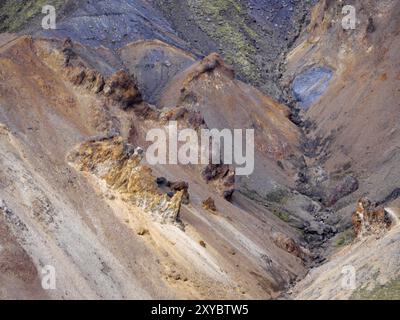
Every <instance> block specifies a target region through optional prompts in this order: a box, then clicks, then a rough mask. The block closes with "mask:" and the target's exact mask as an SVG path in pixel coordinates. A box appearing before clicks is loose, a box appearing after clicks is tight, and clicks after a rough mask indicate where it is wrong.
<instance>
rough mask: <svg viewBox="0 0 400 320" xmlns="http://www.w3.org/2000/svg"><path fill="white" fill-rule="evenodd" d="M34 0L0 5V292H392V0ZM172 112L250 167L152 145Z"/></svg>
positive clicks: (150, 295)
mask: <svg viewBox="0 0 400 320" xmlns="http://www.w3.org/2000/svg"><path fill="white" fill-rule="evenodd" d="M46 4H53V5H55V6H56V9H57V29H56V30H43V29H42V28H41V18H42V14H41V6H42V5H43V1H19V2H15V1H8V0H6V1H2V2H1V4H0V32H2V33H1V34H0V234H1V237H0V271H1V274H0V298H2V299H31V298H33V299H47V298H49V299H277V298H286V299H370V298H373V299H377V298H378V299H379V298H385V299H387V298H390V299H399V298H400V293H399V288H398V287H399V286H398V283H399V274H400V267H399V266H400V261H399V246H398V243H399V242H398V241H399V240H400V239H399V235H400V233H399V231H400V229H399V221H400V220H399V219H400V202H399V201H400V198H399V196H400V186H399V185H398V184H399V181H400V171H399V170H400V169H399V165H398V164H399V162H400V158H399V157H400V153H399V150H400V145H399V141H400V129H399V128H398V122H399V120H400V105H399V101H400V97H399V95H400V90H399V81H400V69H399V68H400V67H399V61H400V35H399V33H400V2H399V1H398V0H382V1H372V0H371V1H360V0H349V1H348V4H350V5H353V6H354V7H355V9H356V18H357V20H356V26H355V29H354V30H345V29H344V28H343V26H342V19H343V17H344V15H345V14H344V13H343V12H342V8H343V6H344V5H345V4H344V2H342V1H331V0H320V1H306V0H280V1H264V0H240V1H236V0H215V1H192V0H168V1H158V0H149V1H148V0H135V1H133V0H102V1H94V0H85V1H68V0H66V1H49V2H46ZM171 124H174V125H176V128H177V129H180V130H184V129H192V131H190V132H191V133H193V132H194V133H195V134H199V133H200V132H202V130H205V129H208V130H211V129H218V130H223V129H225V130H228V131H229V132H232V131H233V130H240V129H241V130H246V129H253V130H254V170H251V172H249V173H246V174H244V175H240V174H238V171H239V170H240V168H241V167H240V166H238V165H236V166H235V165H232V164H231V163H230V162H229V161H226V162H224V163H219V164H216V163H208V164H207V163H205V164H198V165H196V164H189V165H184V164H182V163H181V164H152V162H151V161H150V160H149V159H148V158H147V157H146V155H147V151H148V150H149V148H151V146H152V144H151V142H150V141H148V139H146V137H147V135H148V133H149V132H154V131H151V130H153V129H156V130H158V131H157V132H159V133H160V132H161V133H163V134H165V136H166V140H165V144H166V146H168V148H167V149H168V154H169V151H170V149H172V148H173V147H171V145H169V143H170V142H173V139H174V137H173V135H170V133H171V130H172V129H171V127H168V125H171ZM180 142H182V144H183V142H184V141H180ZM185 142H186V144H185V145H188V144H190V145H192V144H195V143H196V142H199V141H196V139H194V140H192V139H189V140H187V141H185ZM224 142H225V141H224ZM178 144H179V143H178ZM232 144H233V147H234V146H236V145H241V144H243V140H242V141H238V140H235V141H234V143H232ZM243 151H244V150H243ZM251 151H252V150H246V152H250V153H251ZM159 152H160V151H159ZM186 155H187V154H186ZM218 156H219V157H221V156H222V152H220V153H219V154H218ZM242 156H243V154H242ZM208 158H211V157H210V155H208ZM249 160H251V157H250V158H249ZM250 162H251V161H250ZM248 164H250V166H251V165H252V163H248ZM47 266H52V267H54V268H55V271H56V279H57V285H56V288H55V289H54V290H46V289H45V288H44V287H42V284H41V280H42V275H43V268H45V267H47ZM346 272H350V275H352V273H354V275H353V276H354V279H355V285H352V286H350V287H349V286H346V285H348V283H345V281H344V280H343V279H344V276H345V275H344V274H345V273H346ZM354 279H353V280H354Z"/></svg>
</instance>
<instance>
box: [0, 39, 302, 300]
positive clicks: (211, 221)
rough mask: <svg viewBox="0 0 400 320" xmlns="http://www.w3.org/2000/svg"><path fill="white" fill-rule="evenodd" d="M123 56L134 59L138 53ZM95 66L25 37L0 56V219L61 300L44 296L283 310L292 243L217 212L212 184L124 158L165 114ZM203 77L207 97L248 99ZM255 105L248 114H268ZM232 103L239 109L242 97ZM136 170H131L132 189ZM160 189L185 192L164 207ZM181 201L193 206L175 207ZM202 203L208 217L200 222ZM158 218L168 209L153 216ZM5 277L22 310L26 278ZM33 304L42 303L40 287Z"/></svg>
mask: <svg viewBox="0 0 400 320" xmlns="http://www.w3.org/2000/svg"><path fill="white" fill-rule="evenodd" d="M149 45H150V46H153V48H154V45H158V46H159V50H166V49H167V50H168V52H170V53H172V52H175V54H176V57H175V60H176V61H180V60H179V57H180V55H181V53H180V52H179V50H177V49H174V48H172V47H168V46H166V45H165V44H162V43H149ZM126 50H131V51H135V50H137V52H138V54H139V53H140V52H143V49H142V47H141V46H129V48H126V49H125V50H123V52H126ZM131 54H132V52H131ZM104 56H108V54H107V52H105V51H103V50H101V51H100V52H99V51H97V50H95V49H92V48H90V47H86V46H82V45H80V44H77V43H74V42H70V41H66V42H64V43H63V41H48V40H33V39H31V38H29V37H22V38H15V39H13V40H12V39H11V40H10V39H9V38H8V39H7V41H5V42H3V43H2V45H1V52H0V66H1V68H0V70H1V71H0V77H1V96H0V97H1V98H0V105H1V112H0V122H1V123H2V135H1V137H2V138H1V148H2V152H1V162H2V165H1V168H2V169H1V182H2V183H1V189H0V195H1V196H0V197H1V199H2V201H3V202H2V203H3V205H2V207H1V211H2V213H3V214H4V216H5V217H6V219H7V225H8V226H9V228H11V230H12V231H13V234H15V237H17V239H18V243H19V244H20V245H21V246H22V247H23V250H24V251H23V252H24V254H25V255H27V256H29V257H30V259H31V260H32V263H33V264H34V265H35V267H36V269H37V270H40V269H41V267H43V265H48V264H50V265H53V266H55V268H56V270H57V279H58V280H57V290H52V291H51V292H49V293H48V294H49V295H50V296H51V297H52V298H149V297H152V298H167V297H169V298H274V297H277V296H279V295H280V294H281V292H282V291H283V290H285V288H287V287H288V285H290V283H292V282H293V281H294V280H295V279H297V278H298V277H302V276H303V275H304V273H305V269H306V263H307V259H308V258H307V253H306V252H307V251H306V250H305V249H301V248H300V246H298V245H297V244H296V248H298V249H297V251H295V252H292V251H288V250H287V249H286V247H285V245H284V243H285V242H286V241H289V242H290V241H293V243H295V242H294V241H300V239H299V234H298V233H297V232H296V231H295V230H294V229H291V228H290V227H288V226H287V225H286V224H285V223H284V222H283V221H281V220H280V219H279V218H278V217H276V216H275V214H274V213H272V212H270V211H268V210H267V209H265V208H261V207H258V206H257V205H255V204H252V203H251V201H249V200H248V199H247V198H239V199H240V202H241V208H239V207H238V206H235V205H232V204H231V203H230V202H228V201H226V200H225V199H224V198H223V196H222V195H221V196H219V195H218V194H217V193H216V192H215V191H214V190H215V189H214V183H211V182H208V181H207V180H205V179H203V178H202V177H201V174H200V173H201V170H202V168H188V167H185V166H183V167H182V166H181V167H180V166H178V167H174V166H172V167H165V166H159V167H154V168H153V170H151V169H150V168H148V167H147V166H145V165H144V166H143V167H142V165H140V167H138V166H139V164H138V162H137V160H135V159H136V158H135V157H137V155H136V156H135V155H134V153H133V151H134V150H135V148H136V147H138V146H141V147H145V145H144V144H141V142H142V141H144V138H145V133H146V131H147V130H148V129H149V128H151V127H159V126H160V125H161V124H162V123H163V121H164V120H163V119H164V117H165V115H164V113H165V111H163V112H161V113H160V112H159V111H157V109H156V108H154V107H153V106H150V105H148V104H147V103H146V102H140V99H138V97H140V96H139V93H138V91H137V89H136V87H135V84H134V82H131V81H132V80H130V78H129V76H124V73H123V72H121V71H119V72H117V69H114V67H113V66H112V65H110V64H107V63H105V62H104V60H102V57H104ZM127 56H130V55H127ZM135 56H136V55H135ZM117 58H118V57H116V59H117ZM209 76H210V77H211V78H210V79H209V80H208V81H212V82H215V85H217V84H218V85H223V84H224V83H225V82H226V83H227V84H226V85H233V86H235V87H238V88H240V87H242V88H243V90H244V91H243V93H242V95H245V94H248V96H249V97H251V94H249V93H248V91H247V90H249V89H248V88H247V87H246V86H245V85H244V84H242V83H240V82H238V81H237V80H233V79H232V78H231V77H229V78H226V79H224V78H220V71H219V69H217V70H215V71H213V72H211V73H210V74H209V75H208V74H205V75H204V77H209ZM216 78H220V80H218V81H219V82H216V81H217V79H216ZM5 79H7V81H6V80H5ZM117 79H121V80H118V81H117ZM122 79H125V80H122ZM121 81H126V82H121ZM101 83H103V84H101ZM126 84H128V85H126ZM17 87H18V88H19V89H18V90H16V88H17ZM109 88H114V89H113V90H112V91H110V89H109ZM252 90H255V89H252ZM54 92H57V94H56V95H54ZM256 92H257V91H256ZM257 95H258V99H259V101H258V100H257V101H258V102H256V101H255V105H254V108H264V107H265V103H266V102H267V103H270V104H271V106H274V105H275V103H274V102H272V101H271V100H270V99H269V98H267V97H264V96H263V95H262V94H261V93H257ZM232 99H233V100H231V103H232V104H233V105H238V106H240V105H241V103H240V100H238V99H242V98H240V96H239V97H232ZM275 108H277V109H275ZM275 108H272V109H271V110H270V115H271V116H273V117H275V118H276V120H275V121H274V123H271V124H269V125H268V124H267V123H266V124H265V126H266V129H267V130H281V129H279V128H280V127H282V128H285V127H287V126H288V127H289V128H290V127H291V124H290V121H289V120H288V119H287V118H286V117H285V113H284V112H283V111H284V108H283V107H278V106H276V107H275ZM239 110H240V109H238V111H237V112H241V113H243V114H245V113H244V110H243V111H239ZM177 120H178V121H180V122H182V124H183V125H184V124H185V121H186V120H185V119H182V120H180V119H177ZM206 121H207V119H206ZM212 125H213V124H212V123H210V126H212ZM275 126H277V127H276V128H275ZM291 131H292V133H290V132H291ZM295 132H296V129H295V128H292V129H290V130H289V131H288V133H286V132H285V131H282V132H281V134H280V136H278V137H277V139H282V141H285V140H288V139H290V140H293V139H296V133H295ZM134 133H135V134H134ZM115 139H117V140H115ZM127 141H130V142H131V143H134V145H131V144H129V143H128V142H127ZM132 148H133V149H132ZM129 150H131V151H129ZM90 155H92V156H90ZM108 157H110V158H108ZM113 161H115V163H114V162H113ZM270 165H272V167H274V166H275V165H276V164H275V162H271V163H270ZM49 168H51V170H49ZM139 168H140V169H139ZM132 170H134V171H135V172H136V171H137V170H139V171H137V176H132V175H131V174H130V172H131V171H132ZM152 171H154V173H152ZM196 175H197V176H196ZM160 176H165V177H167V179H168V180H169V181H178V182H179V181H184V182H186V183H188V186H189V188H188V190H187V187H186V189H185V187H184V188H183V189H178V188H180V187H178V185H176V188H177V189H173V190H180V191H179V192H177V193H176V195H175V196H174V198H172V199H171V200H168V199H169V198H168V196H167V190H165V189H163V188H161V189H160V188H158V187H157V183H156V178H157V177H160ZM126 179H128V180H126ZM216 179H217V178H216ZM141 181H143V182H141ZM215 182H218V181H217V180H216V181H215ZM171 188H175V187H172V186H171ZM215 188H217V185H215ZM185 190H186V191H185ZM185 192H188V194H189V201H187V200H186V201H184V200H183V199H184V198H183V195H184V193H185ZM209 197H212V199H213V200H214V201H215V205H216V211H212V212H210V211H209V210H206V209H204V208H203V202H204V200H206V199H207V198H209ZM143 199H147V200H145V202H143ZM149 201H150V202H149ZM170 201H171V203H170ZM151 203H152V204H151ZM169 203H170V204H169ZM160 206H161V207H163V208H165V209H156V208H159V207H160ZM159 210H160V211H159ZM278 235H280V236H279V237H278ZM293 239H294V240H293ZM303 250H304V251H303ZM303 252H304V253H303ZM2 254H5V252H4V253H2ZM188 260H190V261H191V264H190V265H188V264H187V263H186V262H187V261H188ZM15 277H17V278H18V279H19V280H20V281H21V282H22V284H24V285H25V287H23V289H21V291H20V293H19V297H20V298H28V297H33V296H31V293H30V292H31V291H32V290H33V289H32V285H33V284H32V281H33V280H29V282H28V281H25V282H24V278H22V277H23V274H22V273H17V275H15ZM32 279H34V278H32ZM2 289H3V296H4V297H6V298H7V297H8V298H10V297H13V296H15V293H14V292H13V291H12V286H11V287H10V286H8V285H7V284H5V285H3V288H2ZM34 292H35V295H36V294H37V295H40V294H43V293H41V289H40V287H39V286H37V285H36V287H35V290H34ZM36 292H37V293H36Z"/></svg>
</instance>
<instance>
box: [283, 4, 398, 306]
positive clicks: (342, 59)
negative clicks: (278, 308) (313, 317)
mask: <svg viewBox="0 0 400 320" xmlns="http://www.w3.org/2000/svg"><path fill="white" fill-rule="evenodd" d="M349 4H353V5H354V6H355V8H356V13H357V19H358V20H357V24H356V28H355V30H344V29H343V28H342V26H341V19H342V18H343V16H344V15H343V14H342V13H341V11H342V10H341V9H342V6H343V5H341V4H338V3H335V2H334V1H321V2H320V3H319V4H318V5H317V6H316V7H315V8H314V10H313V12H312V20H311V24H310V25H309V26H308V28H307V30H306V31H305V33H304V34H303V36H302V40H301V41H299V43H298V44H297V46H296V48H294V49H293V51H292V52H291V53H290V54H289V56H288V70H287V74H286V77H287V81H288V83H290V82H291V81H292V79H296V78H299V77H302V76H303V75H304V74H307V73H308V74H309V77H311V79H313V81H314V82H311V84H312V85H314V86H315V87H313V88H311V89H307V88H305V90H304V92H305V96H304V97H305V98H307V96H311V95H313V94H314V93H313V92H318V91H320V95H319V97H316V98H313V99H314V102H313V103H312V104H311V106H310V107H309V109H308V110H307V111H306V112H304V111H302V112H301V114H304V117H305V120H304V122H303V123H304V131H305V132H306V141H305V143H304V147H305V150H306V152H307V155H308V159H307V163H308V168H307V169H305V171H304V176H303V178H304V179H303V181H305V182H306V185H305V186H304V184H303V185H302V187H301V189H302V190H306V192H307V193H308V194H309V195H310V196H312V197H320V198H322V200H323V202H325V203H326V205H327V206H329V207H331V210H333V211H334V212H336V214H337V215H338V217H340V219H341V220H342V221H341V222H340V227H339V230H340V231H343V233H341V234H339V235H338V236H337V237H336V239H335V240H334V243H338V244H340V245H343V244H344V243H346V241H348V240H346V241H343V239H346V237H347V238H348V236H346V235H348V234H349V231H348V230H349V228H350V227H351V224H352V222H351V217H352V213H353V212H354V210H355V209H354V203H356V202H357V200H358V199H359V198H361V197H365V196H366V197H368V198H369V199H371V200H372V201H374V202H377V204H378V205H380V206H384V207H385V208H387V209H386V210H387V212H388V214H389V213H391V214H392V217H393V216H394V217H393V218H392V219H394V220H395V221H396V220H397V217H396V216H397V215H398V209H397V208H398V204H396V203H395V202H393V201H395V200H396V199H397V198H398V196H399V192H398V190H399V189H398V188H399V187H398V183H399V177H400V172H399V165H398V163H399V155H400V153H399V147H400V145H399V141H400V136H399V129H398V123H399V120H400V104H399V101H400V90H399V74H400V69H399V62H400V54H399V52H400V51H399V50H400V37H399V30H400V18H399V17H400V3H399V2H398V1H379V2H376V1H362V2H361V1H350V3H349ZM318 68H323V69H325V70H329V72H330V73H331V74H332V77H331V79H330V80H329V81H328V83H327V84H324V81H320V80H318V79H319V77H320V76H319V75H318V72H317V71H316V70H317V69H318ZM310 70H313V71H310ZM303 83H304V82H303ZM306 85H307V84H306ZM292 88H293V90H296V81H293V87H292ZM321 94H322V95H321ZM303 108H304V106H303ZM316 169H318V170H316ZM338 181H339V182H338ZM340 181H343V183H342V182H340ZM335 185H336V187H335ZM330 190H334V192H335V193H342V194H343V195H346V196H345V197H344V198H342V199H340V197H333V198H332V196H331V195H330V194H331V192H332V191H330ZM345 191H347V192H345ZM343 192H345V193H343ZM397 238H398V229H397V228H396V227H394V228H393V229H392V230H391V231H390V233H388V234H387V235H385V236H383V238H382V239H379V240H376V239H375V238H372V239H371V238H369V237H367V238H366V239H364V240H363V241H361V243H360V242H359V241H356V243H355V244H354V245H351V246H350V247H346V248H344V249H343V250H339V252H338V253H336V254H335V255H334V256H332V257H331V261H330V262H329V263H327V264H326V265H324V266H322V267H321V268H320V269H318V270H316V271H315V272H312V273H311V274H310V275H311V277H310V279H309V280H307V281H306V282H305V283H304V284H302V285H301V286H299V291H297V292H298V297H299V298H318V297H320V298H348V297H350V296H351V295H352V294H353V296H354V297H356V298H357V297H358V298H360V297H364V298H366V297H368V292H370V297H373V292H374V291H373V290H375V291H379V290H380V289H378V288H379V286H385V285H390V283H391V282H390V281H392V280H393V281H396V279H397V277H398V274H399V269H398V265H399V262H398V261H397V260H396V258H395V257H396V255H397V254H396V253H395V252H396V250H397V248H398V246H397V245H396V244H395V243H396V242H397V241H398V240H397ZM393 259H394V260H393ZM345 265H352V266H354V268H355V269H356V270H357V272H358V273H357V280H358V281H359V282H358V289H357V291H355V292H354V293H352V290H350V291H343V290H341V288H340V287H339V286H337V284H336V283H337V281H339V280H340V278H341V274H340V269H341V268H342V267H343V266H345ZM326 270H330V271H329V272H327V271H326ZM317 288H320V289H317ZM374 288H375V289H374ZM382 290H383V289H382ZM395 296H396V294H395V293H393V296H392V298H393V297H395ZM397 297H399V295H398V292H397Z"/></svg>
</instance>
